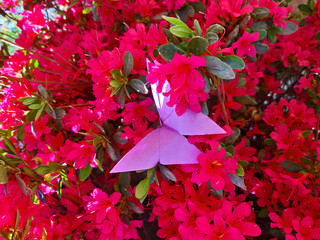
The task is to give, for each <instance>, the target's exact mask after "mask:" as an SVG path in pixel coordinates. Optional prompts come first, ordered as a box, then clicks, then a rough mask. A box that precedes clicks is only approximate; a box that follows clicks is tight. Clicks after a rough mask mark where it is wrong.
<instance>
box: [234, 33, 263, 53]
mask: <svg viewBox="0 0 320 240" xmlns="http://www.w3.org/2000/svg"><path fill="white" fill-rule="evenodd" d="M258 39H259V33H257V32H256V33H251V34H249V33H248V32H246V31H244V33H243V35H242V37H240V38H239V39H238V41H236V42H235V43H233V44H232V47H233V48H237V55H238V56H239V57H243V56H244V55H245V54H247V55H248V56H250V57H254V56H255V55H256V54H257V50H256V48H255V46H253V45H252V44H251V43H253V42H256V41H258Z"/></svg>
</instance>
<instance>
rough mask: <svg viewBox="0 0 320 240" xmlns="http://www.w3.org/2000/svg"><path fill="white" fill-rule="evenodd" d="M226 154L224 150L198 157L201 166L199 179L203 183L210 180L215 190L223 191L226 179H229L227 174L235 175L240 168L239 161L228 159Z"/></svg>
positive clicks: (212, 151)
mask: <svg viewBox="0 0 320 240" xmlns="http://www.w3.org/2000/svg"><path fill="white" fill-rule="evenodd" d="M225 154H226V152H225V149H224V148H222V149H221V150H220V151H219V152H218V151H216V150H209V151H207V152H206V153H202V154H200V155H199V156H198V161H199V164H200V173H199V179H200V180H201V181H202V182H207V181H209V180H210V184H211V186H212V187H213V188H214V189H215V190H221V189H223V187H224V185H225V178H229V176H228V175H227V173H235V170H236V169H237V168H238V163H237V161H236V160H234V159H232V158H226V157H225Z"/></svg>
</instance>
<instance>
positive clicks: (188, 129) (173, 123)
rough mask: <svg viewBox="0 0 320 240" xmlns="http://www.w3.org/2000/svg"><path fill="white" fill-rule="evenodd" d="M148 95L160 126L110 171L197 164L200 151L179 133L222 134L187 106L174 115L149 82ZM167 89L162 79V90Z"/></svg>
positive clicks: (166, 99)
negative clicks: (150, 94) (160, 165)
mask: <svg viewBox="0 0 320 240" xmlns="http://www.w3.org/2000/svg"><path fill="white" fill-rule="evenodd" d="M151 89H152V94H153V97H154V101H155V104H156V107H157V109H158V112H159V115H160V124H161V125H160V126H159V127H158V128H157V129H156V130H154V131H152V132H151V133H149V134H148V135H147V136H145V137H144V138H143V139H142V140H141V141H140V142H139V143H138V144H137V145H136V146H135V147H133V148H132V149H131V150H130V151H129V152H128V153H127V154H126V155H125V156H124V157H123V158H122V159H121V160H120V161H119V162H118V163H117V164H116V165H115V166H114V168H113V169H112V170H111V172H110V173H118V172H129V171H137V170H146V169H150V168H153V167H154V166H156V165H157V163H158V162H160V163H161V164H163V165H171V164H197V163H198V161H197V156H198V155H199V154H200V153H201V151H200V150H199V149H198V148H196V147H195V146H194V145H193V144H191V143H189V142H188V140H187V139H186V138H185V137H184V136H183V135H206V134H223V133H225V131H224V130H223V129H222V128H220V127H219V126H218V125H217V124H216V123H215V122H214V121H212V120H211V119H210V118H209V117H208V116H206V115H204V114H202V113H195V112H192V111H191V110H190V109H187V111H186V112H185V113H184V114H183V115H181V116H178V115H177V114H176V111H175V109H174V108H173V107H169V106H168V105H167V102H168V101H169V97H165V96H164V95H163V94H162V93H158V92H157V85H156V84H152V85H151ZM168 91H170V85H169V83H168V82H167V81H166V82H165V84H164V86H163V90H162V92H168Z"/></svg>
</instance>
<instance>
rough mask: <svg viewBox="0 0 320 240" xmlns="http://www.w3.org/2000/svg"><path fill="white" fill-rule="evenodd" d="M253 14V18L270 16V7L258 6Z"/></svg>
mask: <svg viewBox="0 0 320 240" xmlns="http://www.w3.org/2000/svg"><path fill="white" fill-rule="evenodd" d="M251 14H252V16H253V18H255V19H260V18H265V17H267V16H269V14H270V11H269V9H268V8H265V7H257V8H255V9H253V11H252V13H251Z"/></svg>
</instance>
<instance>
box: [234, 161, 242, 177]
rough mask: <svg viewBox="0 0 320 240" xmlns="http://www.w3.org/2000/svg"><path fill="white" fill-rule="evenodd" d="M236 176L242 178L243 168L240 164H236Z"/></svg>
mask: <svg viewBox="0 0 320 240" xmlns="http://www.w3.org/2000/svg"><path fill="white" fill-rule="evenodd" d="M236 174H237V175H238V176H241V177H243V176H244V170H243V167H242V166H241V164H238V168H237V170H236Z"/></svg>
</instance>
